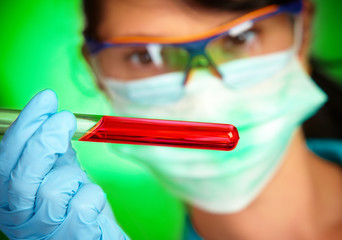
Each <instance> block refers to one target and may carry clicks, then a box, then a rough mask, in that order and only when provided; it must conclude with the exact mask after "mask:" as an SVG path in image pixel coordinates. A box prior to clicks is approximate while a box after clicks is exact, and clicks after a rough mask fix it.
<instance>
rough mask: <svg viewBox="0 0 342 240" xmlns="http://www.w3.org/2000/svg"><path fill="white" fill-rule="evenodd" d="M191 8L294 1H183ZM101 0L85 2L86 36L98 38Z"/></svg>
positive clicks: (245, 6)
mask: <svg viewBox="0 0 342 240" xmlns="http://www.w3.org/2000/svg"><path fill="white" fill-rule="evenodd" d="M181 1H183V2H185V3H186V4H188V5H189V6H196V7H200V8H208V9H213V10H219V11H251V10H255V9H258V8H262V7H265V6H268V5H271V4H285V3H290V2H293V1H294V0H181ZM101 3H102V1H101V0H83V10H84V14H85V19H86V26H85V29H84V35H85V36H86V37H91V38H96V26H97V25H98V23H99V19H100V14H101V9H102V7H101Z"/></svg>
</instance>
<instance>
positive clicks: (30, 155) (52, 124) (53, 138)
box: [8, 111, 76, 211]
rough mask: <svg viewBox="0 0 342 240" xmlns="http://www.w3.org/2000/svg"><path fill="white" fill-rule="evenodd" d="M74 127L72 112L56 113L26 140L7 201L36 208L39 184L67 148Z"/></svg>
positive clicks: (17, 207)
mask: <svg viewBox="0 0 342 240" xmlns="http://www.w3.org/2000/svg"><path fill="white" fill-rule="evenodd" d="M75 127H76V119H75V117H74V115H73V114H71V113H70V112H66V111H64V112H60V113H56V114H54V115H52V116H51V117H50V118H49V119H47V120H46V122H45V123H44V124H42V126H41V127H40V128H39V129H38V130H37V131H36V133H35V134H34V135H33V136H32V137H31V139H30V140H29V141H28V142H27V144H26V146H25V148H24V151H23V153H22V156H21V157H20V159H19V161H18V164H17V166H16V167H15V169H14V170H13V171H12V173H11V176H10V183H9V188H8V203H9V208H10V209H11V210H13V211H14V210H22V209H28V208H33V206H34V201H35V199H36V194H37V190H38V187H39V185H40V184H41V182H42V181H43V178H44V177H45V175H46V174H47V173H48V172H49V171H50V170H51V168H52V166H53V165H54V163H55V161H56V159H57V158H58V157H59V156H60V155H62V154H64V153H65V152H66V151H67V149H68V147H69V142H70V139H71V137H72V135H73V134H74V131H75Z"/></svg>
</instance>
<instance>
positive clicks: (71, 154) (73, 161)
mask: <svg viewBox="0 0 342 240" xmlns="http://www.w3.org/2000/svg"><path fill="white" fill-rule="evenodd" d="M64 165H70V166H77V167H79V166H80V164H79V162H78V161H77V157H76V152H75V150H74V149H73V148H72V145H71V142H69V147H68V150H67V151H66V153H64V154H63V155H62V156H60V157H59V158H58V159H57V160H56V162H55V165H54V166H53V167H54V168H55V167H60V166H64Z"/></svg>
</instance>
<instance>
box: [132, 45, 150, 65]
mask: <svg viewBox="0 0 342 240" xmlns="http://www.w3.org/2000/svg"><path fill="white" fill-rule="evenodd" d="M125 58H126V60H127V61H128V62H129V63H131V64H134V65H149V64H151V63H153V61H152V58H151V55H150V54H149V53H148V51H147V49H135V50H132V51H130V52H129V53H127V55H126V57H125Z"/></svg>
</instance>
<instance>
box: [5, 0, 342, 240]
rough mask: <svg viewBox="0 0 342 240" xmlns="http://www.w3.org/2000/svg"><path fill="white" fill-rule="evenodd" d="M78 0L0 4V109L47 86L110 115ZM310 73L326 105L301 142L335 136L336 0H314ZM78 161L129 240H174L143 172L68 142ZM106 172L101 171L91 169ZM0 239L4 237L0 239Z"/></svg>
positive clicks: (340, 133)
mask: <svg viewBox="0 0 342 240" xmlns="http://www.w3.org/2000/svg"><path fill="white" fill-rule="evenodd" d="M81 3H82V2H81V0H49V1H46V0H35V1H29V0H16V1H1V2H0V24H1V26H0V29H1V30H0V36H1V37H0V83H1V85H0V108H14V109H21V108H23V107H24V106H25V104H26V103H27V101H28V100H29V99H30V98H31V97H32V96H33V95H34V94H36V93H37V92H38V91H40V90H43V89H46V88H50V89H53V90H54V91H55V92H56V93H57V95H58V97H59V109H60V110H63V109H67V110H70V111H72V112H75V113H91V114H111V110H110V105H109V103H108V101H107V99H106V97H105V96H104V95H103V94H102V93H101V92H100V91H99V89H98V88H97V86H96V84H95V83H94V80H93V77H92V75H91V73H90V71H89V68H88V66H87V64H86V63H85V61H84V60H83V58H82V54H81V46H82V44H83V38H82V30H83V26H84V22H83V17H82V9H81ZM314 4H315V6H316V13H315V17H314V22H313V35H312V48H311V56H312V66H313V68H312V75H313V77H314V79H315V80H316V81H317V84H318V85H319V86H321V88H323V90H325V91H326V92H327V93H328V95H329V98H330V100H329V101H328V102H327V104H326V105H325V106H324V107H323V109H321V110H320V111H319V113H318V114H317V115H316V116H314V117H313V118H312V119H310V120H309V121H308V122H307V123H306V124H305V131H306V135H307V137H331V138H342V124H341V122H342V97H341V96H342V44H341V43H342V31H341V22H342V14H341V11H342V1H338V0H314ZM74 147H75V148H76V150H77V153H78V158H79V161H80V162H81V165H82V167H83V168H84V169H85V170H86V172H87V173H88V174H89V175H90V177H91V178H92V180H93V181H94V182H96V183H98V184H99V185H101V187H102V188H103V189H104V191H105V192H106V193H107V196H108V199H109V201H110V204H111V206H112V208H113V210H114V212H115V216H116V218H117V220H118V222H119V224H120V225H121V226H122V227H123V229H124V230H125V231H126V232H127V233H128V234H129V235H130V236H131V238H132V240H154V239H158V240H160V239H163V240H176V239H181V236H182V233H183V225H184V221H185V210H184V206H183V205H182V204H181V202H180V201H179V200H177V199H176V198H174V197H173V196H172V195H171V194H169V193H168V192H166V191H165V190H164V189H163V187H162V186H161V185H160V184H159V183H158V182H157V181H156V179H155V178H154V177H153V175H151V174H150V173H149V172H148V170H147V169H145V168H144V167H143V166H141V165H139V164H138V163H134V162H130V161H127V160H125V159H120V158H118V157H117V156H115V155H113V154H112V153H111V152H110V148H108V146H107V145H106V144H101V143H100V144H99V143H84V142H74ZM103 165H105V166H108V168H106V169H103V167H102V168H100V167H99V166H103ZM0 239H6V238H5V236H3V235H1V233H0Z"/></svg>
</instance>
